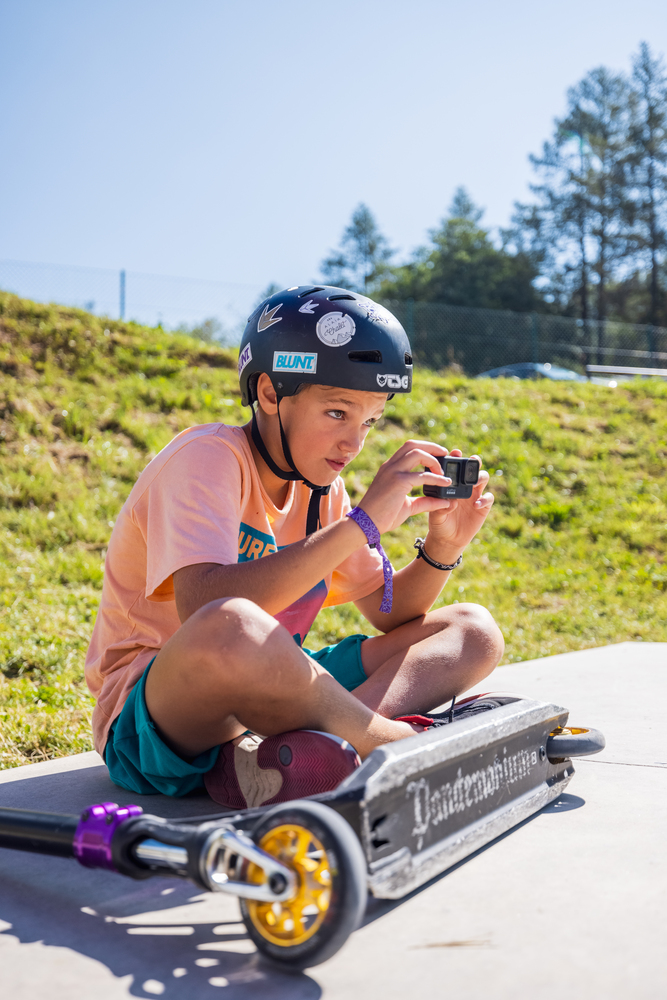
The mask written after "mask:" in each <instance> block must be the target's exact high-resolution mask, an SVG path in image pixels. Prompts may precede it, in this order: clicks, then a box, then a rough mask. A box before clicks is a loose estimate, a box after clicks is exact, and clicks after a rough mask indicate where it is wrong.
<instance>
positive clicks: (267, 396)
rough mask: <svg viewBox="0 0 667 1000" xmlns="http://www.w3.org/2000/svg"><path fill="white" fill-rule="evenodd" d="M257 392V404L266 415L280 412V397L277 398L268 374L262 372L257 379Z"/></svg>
mask: <svg viewBox="0 0 667 1000" xmlns="http://www.w3.org/2000/svg"><path fill="white" fill-rule="evenodd" d="M256 391H257V402H258V403H259V405H260V407H261V409H262V410H263V411H264V413H267V414H274V413H276V412H277V410H278V397H277V396H276V390H275V389H274V388H273V383H272V382H271V379H270V378H269V376H268V375H267V374H266V372H262V373H261V374H260V376H259V378H258V379H257V390H256Z"/></svg>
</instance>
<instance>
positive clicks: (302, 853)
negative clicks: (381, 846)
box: [240, 800, 367, 971]
mask: <svg viewBox="0 0 667 1000" xmlns="http://www.w3.org/2000/svg"><path fill="white" fill-rule="evenodd" d="M252 838H253V840H254V841H255V843H256V844H257V845H258V846H259V847H261V848H262V849H263V850H264V851H267V852H268V853H269V854H272V855H273V856H274V857H276V858H277V859H278V860H279V861H280V862H281V863H282V864H284V865H286V866H287V867H289V868H291V869H292V871H293V872H294V873H295V875H296V881H297V888H296V893H295V895H294V896H293V897H292V898H291V899H288V900H285V901H284V902H282V903H260V902H256V901H254V900H250V899H241V901H240V903H241V914H242V917H243V922H244V923H245V926H246V928H247V930H248V934H249V935H250V937H251V938H252V940H253V941H254V942H255V945H256V946H257V950H258V951H259V952H260V953H261V954H262V955H263V956H264V958H266V959H268V960H269V961H270V962H272V963H273V964H275V965H278V966H280V968H281V969H283V971H290V970H292V971H299V970H301V969H306V968H310V967H311V966H313V965H319V964H320V963H321V962H325V961H326V960H327V959H328V958H331V956H332V955H334V954H335V953H336V952H337V951H338V949H339V948H341V947H342V946H343V945H344V944H345V942H346V941H347V939H348V937H349V936H350V934H351V933H352V931H353V930H355V929H356V928H357V927H358V925H359V922H360V921H361V918H362V916H363V914H364V909H365V906H366V897H367V889H366V862H365V859H364V855H363V852H362V850H361V845H360V843H359V841H358V839H357V837H356V835H355V834H354V832H353V830H352V828H351V827H350V826H349V825H348V824H347V823H346V822H345V820H344V819H342V818H341V817H340V816H339V815H338V813H335V812H334V811H333V809H330V808H329V807H328V806H325V805H322V804H321V803H319V802H308V801H305V800H302V801H296V802H286V803H284V804H282V805H278V806H275V807H274V808H273V809H271V810H270V811H269V812H267V813H266V815H265V816H263V817H262V818H261V819H260V821H259V822H258V824H257V826H256V827H255V829H254V830H253V832H252ZM242 875H243V879H244V881H248V882H259V883H261V882H264V881H266V876H265V874H264V872H263V871H262V870H261V869H260V868H258V867H257V866H256V865H253V864H248V863H247V862H246V863H245V865H244V867H243V869H242Z"/></svg>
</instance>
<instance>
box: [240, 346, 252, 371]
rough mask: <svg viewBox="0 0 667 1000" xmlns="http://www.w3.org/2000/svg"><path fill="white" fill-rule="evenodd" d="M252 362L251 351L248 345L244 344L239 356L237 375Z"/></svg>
mask: <svg viewBox="0 0 667 1000" xmlns="http://www.w3.org/2000/svg"><path fill="white" fill-rule="evenodd" d="M251 361H252V350H251V348H250V344H246V345H245V347H244V348H243V350H242V351H241V353H240V354H239V375H240V374H241V372H242V371H243V369H244V368H245V366H246V365H247V364H249V363H250V362H251Z"/></svg>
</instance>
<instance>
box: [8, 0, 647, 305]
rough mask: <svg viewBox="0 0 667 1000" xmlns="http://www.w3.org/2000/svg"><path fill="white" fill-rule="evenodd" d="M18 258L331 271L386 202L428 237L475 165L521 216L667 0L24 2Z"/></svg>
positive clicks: (488, 193) (17, 70)
mask: <svg viewBox="0 0 667 1000" xmlns="http://www.w3.org/2000/svg"><path fill="white" fill-rule="evenodd" d="M0 38H1V40H2V60H1V61H0V144H1V149H2V155H1V156H0V199H1V201H0V220H1V221H0V258H12V259H19V260H27V261H49V262H54V263H58V264H78V265H88V266H96V267H108V268H121V267H125V268H127V269H128V270H134V271H142V272H149V273H156V274H172V275H182V276H187V277H198V278H207V279H214V280H219V281H220V280H222V281H228V282H238V283H241V284H242V285H246V286H247V288H248V291H247V294H248V296H250V297H254V294H255V293H254V292H253V293H252V296H251V289H253V288H254V289H256V288H259V287H263V286H265V285H266V284H267V283H268V282H270V281H276V282H278V283H279V284H282V285H290V284H297V283H299V282H301V281H308V280H311V279H312V278H313V277H315V276H316V274H317V272H318V264H319V262H320V260H321V259H322V257H323V256H324V255H325V254H326V253H327V251H328V250H329V249H330V248H331V247H333V246H335V245H336V244H337V242H338V240H339V238H340V235H341V232H342V229H343V227H344V226H345V224H346V222H347V221H348V219H349V216H350V213H351V212H352V210H353V208H354V207H355V205H356V204H357V203H358V202H360V201H365V202H366V203H367V204H368V205H369V206H370V208H371V209H372V211H373V212H374V213H375V215H376V216H377V219H378V221H379V223H380V225H381V227H382V229H383V230H384V232H385V233H386V235H387V236H388V237H389V239H390V241H391V242H392V244H393V245H394V246H395V247H397V248H398V250H399V251H400V252H401V254H403V255H407V254H408V253H409V252H410V251H411V250H412V249H413V248H414V247H415V246H416V245H418V244H419V243H421V242H422V241H423V240H424V238H425V235H426V230H427V229H428V228H429V227H431V226H433V225H435V224H436V223H437V221H438V220H439V219H440V218H441V217H442V215H443V214H444V212H445V210H446V208H447V205H448V203H449V201H450V200H451V196H452V193H453V191H454V189H455V187H456V186H457V185H458V184H464V185H466V186H467V188H468V189H469V191H470V193H471V195H472V196H473V198H474V199H475V200H476V201H477V202H478V203H480V204H481V205H483V206H484V207H485V208H486V210H487V211H486V216H485V221H486V222H487V223H488V224H489V225H492V226H497V225H505V224H507V222H508V220H509V216H510V213H511V208H512V203H513V202H514V201H515V200H516V199H522V198H525V197H526V195H527V184H528V181H529V179H530V168H529V165H528V160H527V157H528V154H529V152H531V151H533V152H536V151H538V150H539V148H540V145H541V143H542V141H543V140H544V139H545V138H547V137H548V135H549V134H550V131H551V126H552V120H553V118H554V116H556V115H559V114H561V113H562V111H563V108H564V100H565V90H566V88H567V87H568V86H570V85H572V84H574V83H576V82H577V80H578V79H579V78H580V77H581V76H582V75H583V74H584V73H585V72H586V71H587V70H589V69H591V68H592V67H594V66H596V65H599V64H605V65H607V66H610V67H612V68H616V69H627V68H628V67H629V63H630V55H631V53H633V52H634V51H636V49H637V47H638V44H639V42H640V41H641V40H642V39H645V40H647V41H648V42H649V44H650V45H651V47H652V49H653V50H654V52H665V51H667V5H666V4H665V2H664V0H634V2H633V3H631V4H629V3H627V2H619V0H606V2H605V0H561V2H559V3H558V4H547V3H545V2H543V0H542V2H540V0H503V2H502V3H499V2H498V0H468V2H466V3H462V2H461V0H456V2H454V0H411V2H410V3H407V2H405V0H403V2H396V0H383V2H380V0H356V2H349V0H337V2H336V3H331V4H325V3H320V2H316V0H311V2H308V3H307V2H302V0H282V2H276V0H244V2H240V0H237V2H229V0H188V2H187V3H186V2H173V0H131V2H126V0H104V2H99V0H96V2H91V0H57V2H54V0H3V3H2V5H1V7H0Z"/></svg>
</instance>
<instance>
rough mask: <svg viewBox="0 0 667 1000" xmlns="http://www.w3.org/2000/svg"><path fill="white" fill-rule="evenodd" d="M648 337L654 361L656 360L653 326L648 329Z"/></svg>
mask: <svg viewBox="0 0 667 1000" xmlns="http://www.w3.org/2000/svg"><path fill="white" fill-rule="evenodd" d="M646 336H647V338H648V349H649V353H650V355H651V357H652V359H653V360H655V329H654V327H653V326H652V325H650V326H647V327H646Z"/></svg>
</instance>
